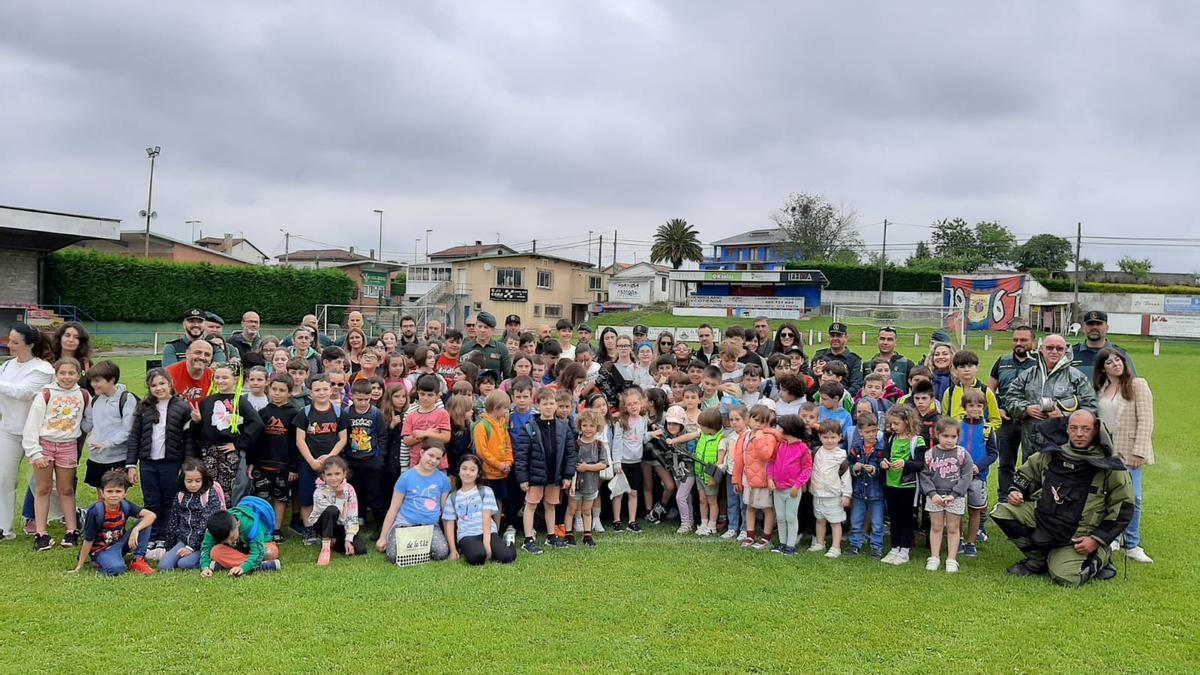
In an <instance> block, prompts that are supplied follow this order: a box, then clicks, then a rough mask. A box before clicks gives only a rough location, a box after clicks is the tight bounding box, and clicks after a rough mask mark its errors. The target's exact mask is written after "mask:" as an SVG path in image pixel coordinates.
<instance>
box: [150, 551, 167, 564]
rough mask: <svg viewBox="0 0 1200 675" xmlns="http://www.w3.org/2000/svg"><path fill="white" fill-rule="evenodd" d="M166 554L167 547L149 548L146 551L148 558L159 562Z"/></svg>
mask: <svg viewBox="0 0 1200 675" xmlns="http://www.w3.org/2000/svg"><path fill="white" fill-rule="evenodd" d="M166 554H167V549H165V548H152V549H148V550H147V551H146V560H152V561H154V562H158V561H160V560H162V559H163V556H165V555H166Z"/></svg>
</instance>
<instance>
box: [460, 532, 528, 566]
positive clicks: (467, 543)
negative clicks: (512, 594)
mask: <svg viewBox="0 0 1200 675" xmlns="http://www.w3.org/2000/svg"><path fill="white" fill-rule="evenodd" d="M490 536H491V538H492V541H491V543H492V560H494V561H495V562H498V563H510V562H512V561H514V560H516V559H517V549H515V548H513V547H512V546H509V545H508V544H506V543H504V538H503V537H501V536H500V534H499V533H497V532H493V533H492V534H491V535H490ZM458 552H459V553H460V554H462V557H463V560H466V561H467V564H468V565H482V564H484V563H485V562H487V560H488V558H487V551H485V550H484V549H483V535H482V534H477V535H475V536H473V537H463V538H462V539H459V540H458Z"/></svg>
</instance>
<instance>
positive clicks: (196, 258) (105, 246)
mask: <svg viewBox="0 0 1200 675" xmlns="http://www.w3.org/2000/svg"><path fill="white" fill-rule="evenodd" d="M73 248H82V249H87V250H89V251H99V252H100V253H111V254H114V255H123V256H128V257H131V258H143V257H145V255H146V231H145V230H122V231H121V238H120V239H119V240H117V241H110V240H105V239H92V240H88V241H81V242H79V243H78V244H75V246H74V247H73ZM150 258H151V259H152V260H169V261H171V262H189V263H209V264H212V265H251V264H261V263H254V262H251V261H246V260H243V259H241V258H238V257H236V256H233V255H229V254H228V253H222V252H221V251H215V250H213V249H210V248H206V247H204V246H197V245H196V244H189V243H187V242H186V241H179V240H178V239H172V238H171V237H167V236H164V235H161V234H156V233H154V232H151V233H150Z"/></svg>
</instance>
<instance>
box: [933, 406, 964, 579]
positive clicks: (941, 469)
mask: <svg viewBox="0 0 1200 675" xmlns="http://www.w3.org/2000/svg"><path fill="white" fill-rule="evenodd" d="M936 434H937V445H936V446H934V447H933V448H930V449H929V450H928V451H926V453H925V466H924V467H923V468H922V469H921V478H920V480H921V492H922V493H923V494H924V495H925V512H926V513H928V514H929V520H930V532H929V552H930V555H929V560H928V561H927V562H926V564H925V569H927V570H929V571H930V572H936V571H937V569H938V567H939V566H940V564H941V561H940V560H939V559H938V554H939V553H941V550H942V532H943V531H945V533H946V537H947V541H946V573H947V574H954V573H955V572H957V571H958V559H957V558H958V544H959V530H960V528H961V527H962V517H963V514H964V513H965V512H966V496H967V490H968V488H969V487H970V486H971V478H972V477H973V475H974V473H973V471H972V462H971V455H969V454H967V451H966V450H963V449H962V447H960V446H959V445H958V438H959V422H958V420H956V419H954V418H953V417H943V418H941V419H940V420H938V422H937V427H936Z"/></svg>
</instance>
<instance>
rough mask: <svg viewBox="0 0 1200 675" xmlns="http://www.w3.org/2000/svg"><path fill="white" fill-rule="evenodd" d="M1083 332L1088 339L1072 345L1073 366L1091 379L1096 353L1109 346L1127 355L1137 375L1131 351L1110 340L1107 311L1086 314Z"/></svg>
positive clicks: (1135, 375)
mask: <svg viewBox="0 0 1200 675" xmlns="http://www.w3.org/2000/svg"><path fill="white" fill-rule="evenodd" d="M1083 332H1084V334H1085V335H1086V336H1087V340H1086V341H1085V342H1080V343H1079V344H1077V345H1075V346H1074V347H1071V366H1072V367H1074V368H1075V369H1076V370H1078V371H1079V372H1081V373H1083V374H1084V375H1087V379H1089V380H1091V379H1092V372H1093V371H1094V370H1095V365H1096V354H1099V353H1100V350H1101V349H1104V348H1105V347H1107V348H1109V349H1111V350H1113V351H1115V352H1120V353H1121V355H1122V356H1124V357H1125V363H1128V364H1129V371H1130V374H1131V375H1133V376H1134V377H1137V368H1134V367H1133V359H1131V358H1129V353H1128V352H1126V351H1125V350H1124V349H1121V348H1120V347H1118V346H1116V345H1114V344H1112V343H1111V342H1109V341H1108V313H1107V312H1103V311H1101V310H1098V309H1093V310H1091V311H1089V312H1087V313H1086V314H1084V315H1083Z"/></svg>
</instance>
